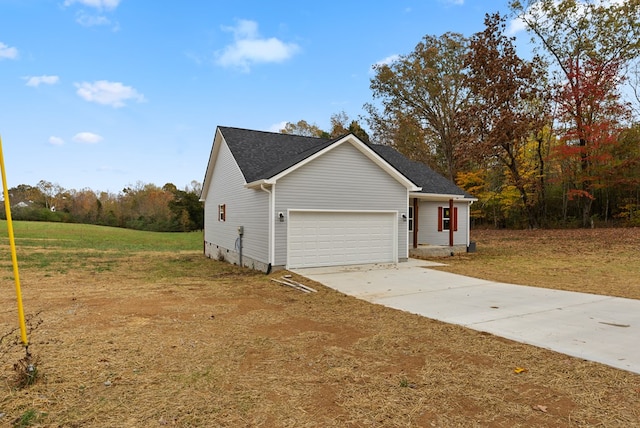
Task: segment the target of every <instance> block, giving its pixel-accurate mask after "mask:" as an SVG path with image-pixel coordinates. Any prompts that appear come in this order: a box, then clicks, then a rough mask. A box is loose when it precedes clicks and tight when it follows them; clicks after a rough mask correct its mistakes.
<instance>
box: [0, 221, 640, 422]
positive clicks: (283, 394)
mask: <svg viewBox="0 0 640 428" xmlns="http://www.w3.org/2000/svg"><path fill="white" fill-rule="evenodd" d="M540 233H542V232H540ZM563 233H564V232H563ZM625 233H627V232H622V233H621V235H623V236H624V234H625ZM634 233H635V234H636V241H635V242H636V244H637V243H638V242H639V241H638V239H637V238H639V237H640V236H638V235H640V233H638V231H637V230H635V231H634ZM544 234H548V235H549V236H548V239H549V241H548V242H547V245H545V247H546V249H545V251H546V252H547V253H554V251H561V252H562V253H565V252H568V251H573V250H574V249H573V248H572V247H571V244H570V243H569V242H567V239H568V238H567V236H564V235H563V236H561V237H556V238H553V236H551V235H552V234H553V232H544ZM532 236H533V237H537V236H538V235H536V234H533V233H531V234H530V233H529V232H515V234H514V235H509V237H507V238H508V239H507V240H506V241H504V239H505V236H504V234H503V233H502V232H496V233H495V234H492V232H482V233H481V234H479V235H477V237H476V239H477V241H478V243H479V244H478V251H479V252H478V253H477V254H475V255H470V256H463V257H460V258H457V259H456V258H452V259H451V260H450V261H451V262H454V263H453V264H455V265H456V266H457V267H458V268H460V266H463V265H464V264H465V261H466V262H467V263H478V262H479V261H481V260H482V259H481V258H482V257H489V259H487V262H486V263H489V262H490V259H491V257H493V253H492V251H494V250H490V249H491V248H495V249H496V251H497V249H499V248H500V245H498V244H496V246H495V247H492V245H493V244H492V242H498V241H499V240H501V239H502V240H503V241H504V242H510V241H509V239H511V240H514V239H515V240H517V241H518V242H520V245H519V246H515V247H514V248H523V247H525V244H524V243H525V242H528V241H527V240H528V239H530V238H531V237H532ZM537 239H538V238H536V240H537ZM545 239H547V238H545ZM493 240H495V241H493ZM539 243H540V242H539V241H536V244H534V245H538V244H539ZM556 244H558V245H560V246H559V247H557V248H559V250H554V248H556V247H554V245H556ZM579 244H580V243H575V245H579ZM601 244H602V245H606V251H607V254H608V252H611V260H605V261H603V262H606V263H609V264H610V265H611V266H613V265H615V264H616V261H615V252H616V247H615V245H616V242H608V241H607V242H604V241H603V242H601ZM625 248H626V247H625ZM43 251H46V250H43ZM69 251H72V250H69ZM483 251H484V252H485V253H483ZM487 251H488V252H489V254H488V256H487V254H486V252H487ZM500 251H501V250H500ZM511 251H512V252H513V251H516V250H515V249H512V250H511ZM523 251H525V252H526V251H532V250H531V249H529V250H526V249H525V250H523ZM593 251H595V250H593ZM620 251H622V249H620ZM625 251H628V250H625ZM635 251H636V252H635V262H636V263H637V261H638V247H637V245H636V247H635ZM483 254H484V255H483ZM69 255H70V257H71V258H73V254H72V253H70V254H69ZM78 257H80V256H78ZM81 257H82V260H83V262H82V263H75V264H74V268H73V269H69V270H68V271H66V272H55V271H53V270H51V269H38V268H28V269H23V270H22V271H21V277H22V283H23V293H24V302H25V311H26V313H27V314H28V315H29V323H28V324H29V328H30V343H31V345H30V347H29V350H30V351H31V352H32V353H33V356H34V359H36V362H37V364H36V368H37V370H38V378H37V379H36V382H35V384H33V385H31V386H26V387H22V388H19V387H17V385H16V377H17V375H18V374H20V371H18V372H16V371H15V370H14V364H15V363H16V362H17V361H18V360H20V359H21V358H22V357H23V356H24V349H23V348H22V346H21V345H19V344H18V343H17V334H16V332H15V330H14V331H13V332H12V330H13V329H14V325H15V324H16V321H15V319H16V315H15V298H14V296H15V294H14V293H13V289H12V287H13V283H12V281H11V278H10V276H9V274H8V273H7V274H5V275H4V276H3V280H2V289H3V290H4V291H3V292H2V293H1V295H0V304H1V306H0V307H1V308H2V309H1V313H0V332H2V335H4V337H3V341H2V342H0V363H1V364H2V365H1V366H0V380H1V382H2V387H3V391H2V395H0V413H2V415H1V417H0V426H7V427H11V426H16V427H18V426H20V427H22V426H24V427H26V426H37V427H165V426H168V427H171V426H177V427H214V426H220V427H639V426H640V375H636V374H632V373H629V372H625V371H621V370H617V369H613V368H610V367H607V366H604V365H601V364H597V363H592V362H588V361H583V360H580V359H576V358H572V357H568V356H565V355H562V354H558V353H554V352H551V351H548V350H544V349H540V348H535V347H532V346H526V345H522V344H519V343H516V342H512V341H509V340H505V339H501V338H498V337H495V336H492V335H488V334H483V333H480V332H476V331H472V330H467V329H464V328H462V327H459V326H454V325H448V324H444V323H442V322H437V321H433V320H430V319H426V318H422V317H419V316H416V315H412V314H408V313H403V312H400V311H397V310H393V309H389V308H385V307H382V306H378V305H372V304H370V303H366V302H364V301H359V300H356V299H355V298H352V297H348V296H345V295H343V294H340V293H338V292H336V291H333V290H331V289H328V288H325V287H323V286H322V285H320V284H317V283H312V282H310V281H307V280H304V279H301V278H298V279H299V280H300V281H301V282H303V283H305V284H306V285H308V286H311V287H314V288H316V289H317V290H318V292H317V293H310V294H306V293H302V292H300V291H298V290H295V289H292V288H289V287H285V286H282V285H279V284H277V283H275V282H273V281H271V280H270V279H271V278H279V277H280V276H282V274H283V272H278V273H275V274H272V275H271V276H266V275H264V274H260V273H255V272H251V271H248V270H244V269H239V268H236V267H233V266H229V265H227V264H224V263H221V262H217V261H213V260H209V259H206V258H204V257H203V256H202V255H201V254H200V253H199V252H196V251H194V252H181V253H177V254H176V253H169V252H150V253H135V254H130V255H127V256H122V254H117V253H109V254H106V253H96V254H94V255H91V254H86V253H83V254H82V256H81ZM557 257H558V256H557V254H556V255H555V256H554V257H553V258H557ZM523 258H526V257H523ZM454 259H455V260H454ZM625 260H626V259H625ZM486 263H485V264H486ZM510 263H515V261H513V260H511V261H510ZM489 264H491V263H489ZM581 264H583V263H582V261H581V259H580V258H578V260H575V263H574V264H573V266H574V267H572V269H574V270H575V272H574V273H572V275H573V278H576V276H578V277H581V276H583V275H584V273H583V270H582V268H581ZM527 269H529V268H527ZM531 269H532V268H531ZM511 270H513V265H512V267H511ZM481 273H482V274H484V275H486V274H487V273H486V272H481ZM529 276H531V272H529ZM508 279H509V278H501V280H508ZM601 281H602V283H604V282H606V281H604V280H601ZM626 281H627V282H628V283H631V282H633V283H634V284H635V287H636V288H637V287H638V283H637V282H638V277H634V278H631V277H627V278H626ZM551 282H553V278H552V279H551ZM604 291H608V289H605V290H604ZM634 296H635V298H637V297H638V294H634ZM9 333H10V334H9ZM519 369H522V370H519Z"/></svg>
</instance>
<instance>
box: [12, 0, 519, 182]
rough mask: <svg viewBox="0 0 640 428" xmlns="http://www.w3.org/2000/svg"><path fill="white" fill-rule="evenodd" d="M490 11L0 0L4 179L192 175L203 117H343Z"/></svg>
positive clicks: (488, 7)
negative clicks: (427, 46)
mask: <svg viewBox="0 0 640 428" xmlns="http://www.w3.org/2000/svg"><path fill="white" fill-rule="evenodd" d="M497 11H500V12H502V13H506V12H508V9H507V0H504V1H502V0H494V1H492V0H421V1H420V0H378V1H376V2H364V1H357V0H353V1H349V0H343V1H339V2H338V1H334V0H325V1H308V2H307V1H300V0H297V1H264V0H261V1H259V0H256V1H243V0H236V1H215V0H184V1H170V0H166V1H152V0H51V1H50V0H0V95H1V96H0V135H1V136H2V143H3V147H4V157H5V162H6V172H7V180H8V184H9V187H14V186H17V185H18V184H30V185H36V184H37V183H38V181H40V180H46V181H50V182H52V183H56V184H59V185H60V186H62V187H63V188H65V189H76V190H80V189H83V188H90V189H93V190H96V191H110V192H114V193H117V192H119V191H121V190H122V189H123V188H124V187H126V186H128V185H135V184H136V183H137V182H143V183H153V184H156V185H159V186H162V185H164V184H165V183H169V182H170V183H173V184H175V185H176V186H178V188H184V187H185V186H187V185H189V184H190V183H191V181H192V180H196V181H199V182H201V181H202V180H203V177H204V174H205V169H206V163H207V160H208V156H209V152H210V149H211V144H212V140H213V135H214V131H215V128H216V126H218V125H223V126H235V127H241V128H249V129H258V130H273V131H277V130H278V129H279V128H280V127H281V126H282V124H283V123H285V122H297V121H298V120H301V119H304V120H306V121H307V122H310V123H315V124H317V125H318V126H319V127H320V128H323V129H329V119H330V116H331V115H332V114H335V113H338V112H341V111H344V112H345V113H346V114H347V115H349V117H350V118H352V119H358V117H359V116H360V115H362V114H364V112H363V109H362V106H363V104H364V103H366V102H370V101H372V96H371V90H370V89H369V84H370V79H371V77H372V74H371V66H372V65H373V64H375V63H378V62H381V61H385V60H388V59H389V58H393V56H394V55H405V54H408V53H410V52H411V51H412V50H413V48H414V47H415V45H416V44H417V43H418V42H420V40H421V39H422V37H423V36H425V35H426V34H430V35H436V36H439V35H441V34H443V33H445V32H447V31H453V32H460V33H463V34H465V35H467V36H468V35H471V34H472V33H474V32H477V31H480V30H482V28H483V19H484V15H485V13H492V12H497ZM519 34H520V33H519ZM523 36H524V34H523ZM524 37H527V36H524ZM362 124H363V125H365V124H364V123H362Z"/></svg>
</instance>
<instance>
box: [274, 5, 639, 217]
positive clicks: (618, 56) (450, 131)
mask: <svg viewBox="0 0 640 428" xmlns="http://www.w3.org/2000/svg"><path fill="white" fill-rule="evenodd" d="M509 6H510V9H511V16H510V17H509V18H511V19H517V21H509V20H508V19H507V18H506V17H504V16H500V15H499V14H488V15H486V18H485V29H484V30H483V31H481V32H478V33H476V34H474V35H472V36H471V37H465V36H463V35H461V34H457V33H446V34H443V35H440V36H437V35H427V36H425V37H424V38H423V39H422V40H421V41H420V43H418V44H417V46H416V47H415V49H414V51H413V52H410V53H408V54H406V55H402V56H400V57H398V58H397V59H395V60H394V61H393V62H390V63H388V64H380V65H377V66H375V67H374V71H375V74H374V76H373V77H372V78H371V89H372V91H373V100H374V101H373V102H372V103H369V104H367V105H365V110H366V112H367V114H368V117H364V118H363V120H365V121H366V122H367V123H368V125H369V130H370V132H371V133H372V137H371V141H372V142H376V143H379V144H388V145H391V146H394V147H395V148H396V149H398V150H399V151H400V152H402V153H403V154H405V155H406V156H408V157H409V158H411V159H413V160H416V161H420V162H423V163H426V164H427V165H429V166H431V167H432V168H433V169H434V170H436V171H438V172H440V173H441V174H443V175H445V176H446V177H448V178H450V179H451V180H453V181H455V182H456V183H457V184H458V185H459V186H460V187H462V188H464V189H465V190H467V191H468V192H470V193H471V194H473V195H474V196H475V197H477V198H478V202H477V203H475V204H473V206H472V209H473V213H472V215H473V217H474V221H475V223H476V224H481V223H484V224H489V225H493V226H496V227H556V226H574V225H575V226H583V227H590V226H592V225H594V224H597V223H617V224H628V225H636V226H640V123H638V112H640V95H639V94H640V21H639V20H640V0H627V1H625V2H605V1H602V2H600V1H591V0H528V1H518V0H512V1H510V3H509ZM513 22H517V23H520V24H524V27H525V28H526V29H527V31H528V32H529V34H530V35H531V40H532V44H531V46H533V47H534V53H535V54H534V55H532V56H531V58H530V59H524V58H522V57H520V56H519V55H518V49H517V47H516V45H515V39H514V38H513V37H511V36H510V34H509V31H508V29H507V24H509V23H513ZM331 126H332V130H331V132H329V133H326V132H321V131H319V130H317V129H315V127H314V126H312V125H311V126H310V125H309V124H307V123H306V122H304V121H300V122H298V123H297V124H289V125H287V127H286V128H285V129H284V130H283V132H290V133H305V134H312V135H317V136H324V135H326V134H328V135H331V136H335V135H334V134H335V132H334V131H337V132H343V131H345V130H348V131H350V132H354V133H356V135H358V132H361V131H362V129H361V128H360V127H359V126H358V125H357V123H354V122H351V123H349V121H348V120H346V118H345V117H344V114H342V116H341V115H336V116H334V117H333V118H332V123H331ZM359 136H360V135H359ZM364 137H366V138H363V139H364V140H365V141H366V140H367V139H368V136H366V135H365V136H364Z"/></svg>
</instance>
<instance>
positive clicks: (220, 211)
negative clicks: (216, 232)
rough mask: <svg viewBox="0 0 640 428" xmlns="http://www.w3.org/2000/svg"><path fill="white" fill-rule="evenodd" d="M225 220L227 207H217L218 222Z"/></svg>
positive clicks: (223, 205) (224, 205)
mask: <svg viewBox="0 0 640 428" xmlns="http://www.w3.org/2000/svg"><path fill="white" fill-rule="evenodd" d="M226 219H227V205H226V204H222V205H218V221H225V220H226Z"/></svg>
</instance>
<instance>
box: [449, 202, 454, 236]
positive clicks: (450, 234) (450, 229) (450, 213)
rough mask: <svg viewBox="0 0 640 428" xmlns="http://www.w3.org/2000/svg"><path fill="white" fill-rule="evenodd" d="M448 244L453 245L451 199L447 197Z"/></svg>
mask: <svg viewBox="0 0 640 428" xmlns="http://www.w3.org/2000/svg"><path fill="white" fill-rule="evenodd" d="M449 246H450V247H453V199H449Z"/></svg>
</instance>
